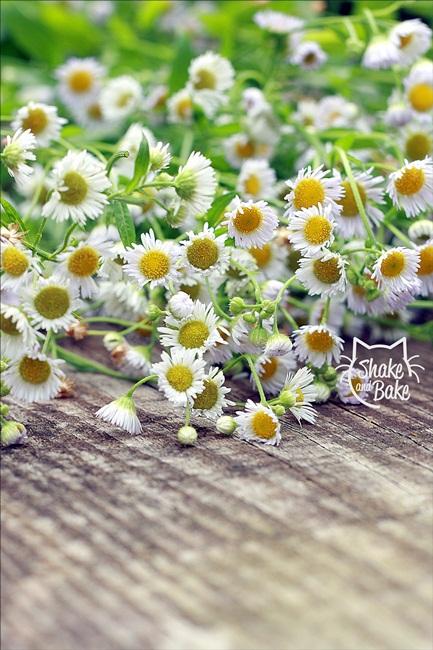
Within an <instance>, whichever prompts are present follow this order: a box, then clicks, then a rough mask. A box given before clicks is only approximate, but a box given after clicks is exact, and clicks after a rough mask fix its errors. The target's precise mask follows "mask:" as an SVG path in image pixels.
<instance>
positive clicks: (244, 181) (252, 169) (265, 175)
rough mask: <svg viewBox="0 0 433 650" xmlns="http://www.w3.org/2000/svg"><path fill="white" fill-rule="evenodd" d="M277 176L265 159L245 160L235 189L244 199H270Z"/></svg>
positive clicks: (272, 195) (273, 193)
mask: <svg viewBox="0 0 433 650" xmlns="http://www.w3.org/2000/svg"><path fill="white" fill-rule="evenodd" d="M276 181H277V177H276V174H275V171H274V170H273V169H272V167H270V166H269V163H268V162H267V161H266V160H246V161H245V162H244V163H243V164H242V167H241V171H240V174H239V178H238V182H237V185H236V190H237V191H238V192H239V194H240V195H241V196H242V198H244V199H252V200H254V201H255V200H257V199H271V198H273V197H274V196H275V189H276V188H275V185H276Z"/></svg>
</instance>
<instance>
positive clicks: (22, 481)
mask: <svg viewBox="0 0 433 650" xmlns="http://www.w3.org/2000/svg"><path fill="white" fill-rule="evenodd" d="M410 351H411V354H414V353H421V354H422V355H423V359H422V361H423V364H424V365H425V366H426V371H425V373H424V374H423V381H422V385H421V386H420V387H419V388H418V389H417V391H416V394H413V396H412V399H411V401H410V402H409V403H404V404H400V405H399V407H398V412H397V411H396V407H395V405H393V406H391V405H388V406H383V409H382V411H381V412H380V413H379V414H377V413H376V412H374V411H371V410H369V409H367V408H364V407H347V406H344V405H336V404H326V405H324V406H322V407H321V408H320V418H319V420H318V422H317V424H316V425H314V426H305V427H303V428H302V429H299V428H298V427H295V426H293V424H289V421H288V420H287V423H286V424H285V425H284V440H283V442H282V444H281V446H280V447H279V448H278V449H275V448H269V447H263V446H258V445H253V444H246V443H243V442H240V441H238V440H236V439H227V438H224V437H222V436H221V435H219V434H216V433H215V432H214V430H213V429H212V428H210V427H206V426H205V427H204V428H202V436H201V437H200V440H199V442H198V444H197V446H196V447H195V448H180V447H179V446H178V444H177V443H176V440H175V431H176V430H177V428H178V426H179V425H180V420H179V415H178V414H177V413H176V411H175V410H173V409H172V408H171V407H170V406H169V405H168V404H167V403H166V402H165V401H163V400H162V399H161V398H160V396H159V395H158V393H157V392H156V391H155V390H154V389H152V388H150V387H143V388H142V389H140V392H139V399H138V405H139V414H140V416H141V419H142V421H143V424H144V434H143V435H141V436H136V437H131V436H128V435H127V434H123V433H122V432H121V431H119V430H117V429H115V428H113V427H110V426H109V425H107V424H105V423H102V422H96V421H95V420H94V419H93V413H94V412H95V410H96V409H97V408H98V407H99V406H101V405H102V404H103V403H105V402H107V401H108V400H109V399H110V397H111V396H115V395H117V394H118V392H119V382H118V381H117V380H114V379H109V378H105V377H101V376H96V375H79V376H77V392H78V396H77V398H75V399H66V400H56V401H55V402H52V403H49V404H46V405H43V406H39V407H37V408H35V407H34V406H26V407H23V408H22V410H21V417H22V419H23V420H24V421H25V422H26V424H27V426H28V429H29V432H30V439H29V442H28V444H27V445H26V446H25V447H23V448H15V449H9V450H7V451H6V452H5V453H4V454H3V507H2V516H3V525H2V536H3V545H2V546H3V561H2V571H3V588H2V613H3V644H2V647H3V649H4V650H74V649H75V648H83V649H84V650H141V649H143V648H146V649H147V648H149V649H157V650H250V649H251V650H253V649H254V650H256V649H268V648H269V649H272V650H274V649H281V650H286V649H287V650H340V649H341V650H367V649H369V650H388V649H389V650H429V649H430V648H431V647H432V619H431V612H432V600H433V593H432V592H433V587H432V545H433V541H432V540H433V537H432V535H433V528H432V463H431V461H432V449H433V439H432V418H431V412H432V402H433V382H432V369H433V363H432V354H431V352H432V350H431V348H430V347H428V346H415V345H414V344H412V345H411V348H410ZM15 408H16V407H15Z"/></svg>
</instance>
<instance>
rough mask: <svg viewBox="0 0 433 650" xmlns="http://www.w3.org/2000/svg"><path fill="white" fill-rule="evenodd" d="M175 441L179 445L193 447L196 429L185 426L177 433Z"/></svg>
mask: <svg viewBox="0 0 433 650" xmlns="http://www.w3.org/2000/svg"><path fill="white" fill-rule="evenodd" d="M177 439H178V441H179V442H180V444H181V445H193V444H194V443H195V442H196V440H197V429H194V427H190V426H186V425H185V426H184V427H181V428H180V429H179V431H178V432H177Z"/></svg>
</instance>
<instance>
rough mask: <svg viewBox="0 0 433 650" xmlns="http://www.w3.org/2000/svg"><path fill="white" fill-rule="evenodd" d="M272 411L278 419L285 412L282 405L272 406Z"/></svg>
mask: <svg viewBox="0 0 433 650" xmlns="http://www.w3.org/2000/svg"><path fill="white" fill-rule="evenodd" d="M272 410H273V412H274V413H275V415H276V416H277V417H278V418H280V417H281V416H282V415H284V413H285V412H286V409H285V408H284V406H283V405H282V404H275V405H274V406H272Z"/></svg>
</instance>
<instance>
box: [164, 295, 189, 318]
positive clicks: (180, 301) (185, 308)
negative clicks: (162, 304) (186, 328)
mask: <svg viewBox="0 0 433 650" xmlns="http://www.w3.org/2000/svg"><path fill="white" fill-rule="evenodd" d="M193 309H194V302H193V300H191V297H190V296H189V295H188V294H187V293H185V291H178V292H177V293H175V294H174V295H173V296H171V298H170V300H169V301H168V310H169V312H170V314H171V315H172V316H173V318H179V319H181V318H186V317H187V316H189V315H190V314H191V312H192V310H193Z"/></svg>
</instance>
